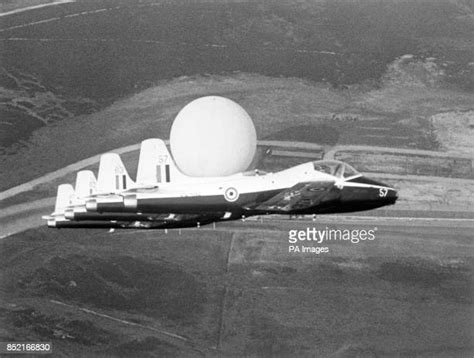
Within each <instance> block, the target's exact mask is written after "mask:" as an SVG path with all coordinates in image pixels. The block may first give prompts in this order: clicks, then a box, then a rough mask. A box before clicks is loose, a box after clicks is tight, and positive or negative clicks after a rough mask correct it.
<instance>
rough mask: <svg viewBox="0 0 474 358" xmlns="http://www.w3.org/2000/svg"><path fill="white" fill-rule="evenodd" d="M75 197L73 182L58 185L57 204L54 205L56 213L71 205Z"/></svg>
mask: <svg viewBox="0 0 474 358" xmlns="http://www.w3.org/2000/svg"><path fill="white" fill-rule="evenodd" d="M74 198H75V194H74V188H73V187H72V185H71V184H61V185H59V186H58V194H57V196H56V205H55V206H54V213H55V214H60V213H63V212H64V210H65V209H66V208H67V207H68V206H69V205H71V203H72V201H73V200H74Z"/></svg>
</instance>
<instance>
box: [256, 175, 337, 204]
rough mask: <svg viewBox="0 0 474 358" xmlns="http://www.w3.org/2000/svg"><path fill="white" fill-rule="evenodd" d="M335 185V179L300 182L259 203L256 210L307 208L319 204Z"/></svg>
mask: <svg viewBox="0 0 474 358" xmlns="http://www.w3.org/2000/svg"><path fill="white" fill-rule="evenodd" d="M333 186H334V181H320V182H307V183H298V184H296V185H295V186H293V187H291V188H288V189H286V190H283V191H282V192H280V193H278V194H277V195H275V196H274V197H272V198H270V199H269V200H267V201H264V202H262V203H259V204H258V205H257V206H256V207H255V208H253V209H256V210H269V211H271V210H283V211H293V210H302V209H307V208H310V207H313V206H316V205H318V204H319V202H320V201H321V199H322V198H323V197H324V196H325V195H326V194H327V193H328V192H329V191H330V190H331V188H332V187H333Z"/></svg>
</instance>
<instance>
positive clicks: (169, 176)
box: [137, 138, 188, 186]
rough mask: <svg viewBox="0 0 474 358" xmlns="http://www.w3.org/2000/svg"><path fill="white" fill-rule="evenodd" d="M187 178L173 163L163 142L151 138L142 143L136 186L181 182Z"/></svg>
mask: <svg viewBox="0 0 474 358" xmlns="http://www.w3.org/2000/svg"><path fill="white" fill-rule="evenodd" d="M187 178H188V177H187V176H186V175H184V174H183V173H181V172H180V171H179V169H178V167H177V166H176V164H175V163H174V161H173V158H172V157H171V154H170V152H169V151H168V148H166V144H165V142H164V141H162V140H161V139H157V138H152V139H147V140H144V141H143V142H142V144H141V148H140V159H139V161H138V170H137V185H138V186H141V185H155V184H162V183H171V182H173V183H175V182H182V181H185V180H186V179H187Z"/></svg>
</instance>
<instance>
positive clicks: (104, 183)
mask: <svg viewBox="0 0 474 358" xmlns="http://www.w3.org/2000/svg"><path fill="white" fill-rule="evenodd" d="M134 186H135V183H134V182H133V181H132V179H130V176H129V175H128V173H127V170H126V169H125V166H124V165H123V163H122V159H120V156H119V155H118V154H116V153H107V154H103V155H102V156H101V157H100V165H99V175H98V177H97V192H98V193H115V192H119V191H123V190H126V189H128V188H131V187H134Z"/></svg>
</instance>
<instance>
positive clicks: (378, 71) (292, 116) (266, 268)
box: [0, 0, 474, 358]
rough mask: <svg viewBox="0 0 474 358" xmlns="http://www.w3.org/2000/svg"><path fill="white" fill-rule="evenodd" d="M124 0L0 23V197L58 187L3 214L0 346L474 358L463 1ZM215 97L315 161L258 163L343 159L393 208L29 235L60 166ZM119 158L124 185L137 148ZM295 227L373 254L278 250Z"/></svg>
mask: <svg viewBox="0 0 474 358" xmlns="http://www.w3.org/2000/svg"><path fill="white" fill-rule="evenodd" d="M22 3H28V4H30V3H31V4H32V5H36V4H38V3H40V2H39V1H36V0H34V1H33V0H32V1H28V0H25V1H24V2H23V1H22ZM41 3H42V1H41ZM173 3H175V2H173ZM297 3H298V4H297ZM333 3H334V4H335V5H333ZM130 4H131V3H130V1H128V0H127V1H122V0H116V1H113V2H111V1H100V0H98V1H77V2H74V3H70V4H63V5H58V6H49V7H44V8H40V9H37V10H35V11H25V12H21V13H18V14H15V15H14V16H4V17H3V18H2V26H1V29H0V41H2V48H4V49H5V51H4V53H3V59H4V65H5V66H4V67H3V68H2V71H1V72H0V82H1V84H2V87H1V88H0V101H1V105H2V112H1V113H0V115H2V116H3V115H5V116H7V117H8V118H9V121H10V122H9V123H4V122H2V123H0V125H1V127H0V141H2V143H6V144H5V145H2V147H1V148H0V167H1V168H2V170H1V171H0V190H2V192H1V193H0V197H1V196H2V195H3V194H5V193H6V192H7V190H8V189H11V188H12V187H15V186H16V185H19V184H21V183H26V182H28V181H29V180H33V179H36V178H46V179H48V178H49V177H48V176H46V177H43V176H44V175H46V174H47V173H50V172H53V171H55V170H59V171H61V173H62V174H61V175H58V176H54V178H53V179H51V180H44V181H42V182H41V184H39V185H38V186H35V187H30V188H29V189H26V190H23V191H18V192H17V193H16V194H15V195H13V196H8V197H7V196H5V198H4V199H3V200H0V210H1V213H0V238H1V240H0V341H25V340H34V341H50V342H52V343H53V352H54V353H53V356H93V357H116V356H123V357H131V356H137V357H155V356H189V357H195V356H210V357H212V356H250V357H252V356H296V355H298V356H303V357H305V356H307V357H314V356H318V357H321V356H322V357H339V358H342V357H344V358H346V357H439V358H441V357H472V356H473V355H474V337H473V336H472V332H474V323H473V320H472V307H473V302H472V300H473V297H474V287H473V281H472V278H473V277H474V272H473V270H474V260H473V257H474V256H473V243H472V230H473V226H474V224H473V221H472V215H473V213H474V210H472V208H473V201H474V195H473V193H474V184H473V183H472V182H473V172H474V171H473V164H472V163H473V162H472V159H473V158H472V153H473V148H474V142H473V138H474V136H473V135H472V131H473V122H472V121H473V120H472V118H473V116H474V112H473V110H474V108H473V103H472V88H473V87H472V86H473V83H474V82H473V81H472V78H473V77H472V75H473V69H474V67H473V66H472V54H473V53H474V52H473V51H474V48H473V47H472V29H473V27H472V6H471V7H470V5H468V4H467V2H462V1H459V2H458V1H448V2H446V3H443V2H431V1H424V2H423V1H419V2H416V4H415V3H411V2H398V1H385V2H381V3H380V6H373V2H372V1H370V0H368V1H367V2H364V1H361V2H356V3H355V2H352V1H346V2H345V1H341V2H337V3H336V2H328V3H327V4H326V5H327V6H326V5H325V6H320V2H314V3H312V2H307V3H304V2H300V1H295V2H294V3H293V5H291V4H290V2H288V4H289V6H287V7H285V6H280V5H281V4H279V2H265V4H262V6H258V4H257V2H249V3H245V2H240V1H236V2H235V4H234V3H233V2H232V1H229V2H225V3H224V2H219V3H214V2H212V1H211V2H209V1H202V2H200V3H198V2H196V3H194V2H192V3H191V2H188V1H187V0H184V1H183V2H179V3H178V5H175V4H171V3H169V4H168V3H167V2H166V1H165V2H159V1H154V2H137V3H136V4H135V5H136V6H130ZM282 4H283V2H282ZM9 6H10V5H9ZM6 10H13V8H9V9H6ZM197 15H199V16H197ZM215 18H220V19H222V22H216V21H214V19H215ZM315 18H317V19H318V20H317V21H315ZM420 18H421V19H425V18H426V19H430V21H420ZM351 19H352V20H351ZM353 19H356V21H355V22H354V21H353ZM321 21H322V22H321ZM104 24H107V26H104ZM250 29H252V30H251V31H250ZM374 29H376V30H374ZM176 30H178V31H176ZM374 35H375V36H374ZM216 36H217V37H216ZM170 39H171V40H170ZM295 44H297V46H296V47H295ZM319 50H330V51H322V52H321V51H319ZM331 51H335V52H332V53H331ZM336 52H337V54H336ZM178 76H181V77H178ZM216 94H217V95H222V96H225V97H229V98H231V99H233V100H235V101H236V102H237V103H239V104H240V105H242V106H243V107H244V108H245V109H246V110H247V111H248V112H249V114H250V115H251V117H252V119H253V120H254V122H255V125H256V127H257V133H258V138H259V139H260V140H283V141H292V142H298V143H300V144H301V142H303V143H306V144H307V145H310V146H311V145H312V146H313V147H312V149H310V150H308V148H304V146H301V145H300V146H298V147H295V146H294V143H293V144H290V146H281V145H276V144H275V145H272V147H271V148H270V149H271V150H270V154H268V153H267V149H269V148H268V147H267V148H263V147H261V148H260V151H259V157H258V158H257V159H258V160H257V161H256V163H254V164H255V165H256V166H258V167H260V168H263V169H267V170H278V169H282V168H286V167H288V166H291V165H293V164H298V163H300V162H303V161H308V160H313V159H320V158H323V157H324V158H336V159H341V160H345V161H347V162H349V163H350V164H353V165H354V166H356V167H357V168H358V169H359V170H361V171H364V172H368V173H369V174H370V176H371V177H373V178H379V179H380V180H381V181H383V182H387V183H389V184H392V185H394V186H395V187H396V188H398V189H399V190H400V200H399V201H398V202H397V205H395V206H394V207H393V208H389V209H387V210H385V209H381V210H374V211H372V212H369V213H367V215H369V216H363V215H364V214H362V213H361V214H360V215H358V216H356V217H348V216H321V217H318V218H317V220H316V221H311V220H310V219H308V218H306V219H293V220H288V218H275V217H270V218H266V219H264V221H263V222H261V221H260V220H258V219H257V220H247V221H246V222H245V223H243V222H240V221H238V222H232V223H225V224H224V223H220V224H217V226H216V228H215V229H214V228H213V227H212V225H210V226H207V227H202V228H200V229H186V230H184V229H183V230H181V231H179V230H170V231H168V232H167V233H166V232H164V231H115V232H114V233H108V232H107V231H106V230H52V229H47V228H46V227H44V226H40V225H44V224H43V223H42V221H41V218H40V217H41V215H45V214H48V213H49V212H51V209H52V207H53V205H54V195H55V188H56V185H57V184H60V183H62V182H69V183H73V182H74V179H75V178H74V170H69V171H68V170H64V167H65V166H68V165H71V164H73V163H76V162H77V161H79V160H84V159H86V158H89V157H91V156H94V155H98V154H101V153H104V152H106V151H110V150H112V149H115V148H120V147H123V146H127V145H135V144H136V143H139V142H140V141H141V140H143V139H146V138H149V137H160V138H168V137H169V130H170V127H171V124H172V121H173V119H174V117H175V116H176V114H177V113H178V111H179V110H180V109H181V108H182V107H183V106H184V105H185V104H186V103H188V102H190V101H191V100H193V99H195V98H197V97H201V96H205V95H216ZM349 146H358V149H357V150H354V148H351V147H349ZM315 147H317V149H315ZM380 147H385V148H388V149H384V150H383V151H380ZM405 150H409V152H404V151H405ZM425 151H428V152H425ZM266 153H267V154H266ZM122 157H123V159H124V162H125V164H126V165H127V168H128V170H129V172H130V173H131V175H132V177H134V173H135V171H136V161H137V158H138V155H137V151H130V152H127V153H126V154H124V155H123V156H122ZM84 168H89V169H93V170H94V171H96V170H97V164H96V163H93V162H92V163H89V164H88V165H87V166H86V167H84ZM397 217H401V218H397ZM308 227H309V228H312V227H316V228H318V229H325V228H326V227H328V228H335V229H341V230H343V229H349V230H353V229H375V228H376V239H375V240H373V241H370V242H368V241H366V242H360V243H357V244H352V243H349V242H330V243H328V244H327V245H326V244H318V245H316V244H314V243H312V244H309V245H307V246H327V247H328V249H329V252H327V253H321V254H319V255H317V254H314V253H304V254H303V253H290V252H289V245H290V244H289V242H288V235H289V231H290V230H306V228H308ZM10 228H11V230H10ZM9 233H13V234H12V235H9ZM301 245H304V244H300V245H299V246H301ZM305 246H306V245H305Z"/></svg>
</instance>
